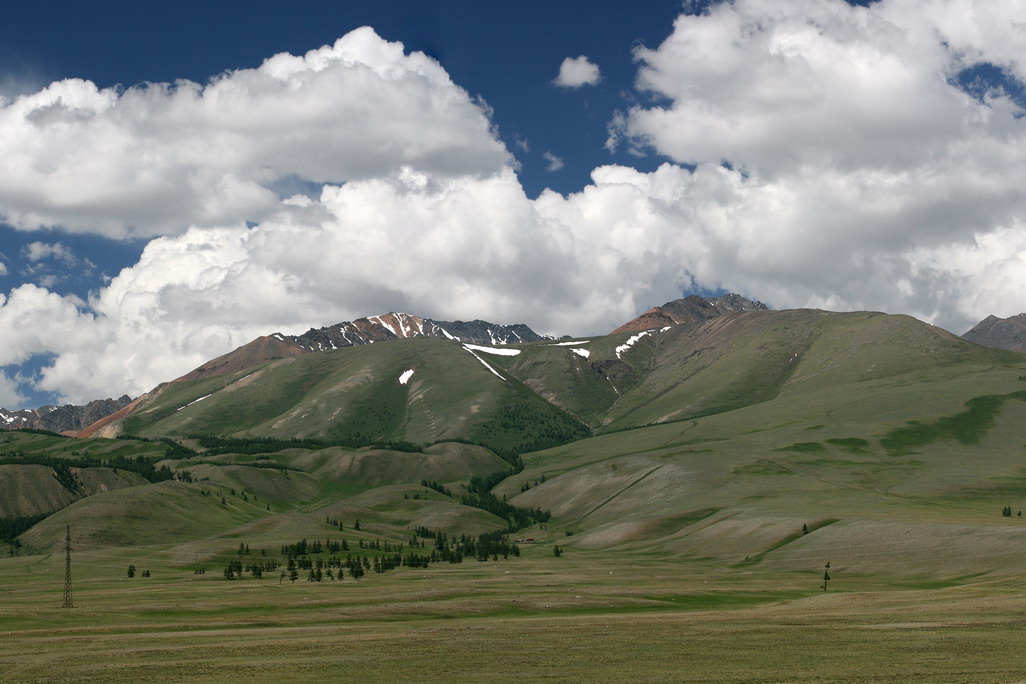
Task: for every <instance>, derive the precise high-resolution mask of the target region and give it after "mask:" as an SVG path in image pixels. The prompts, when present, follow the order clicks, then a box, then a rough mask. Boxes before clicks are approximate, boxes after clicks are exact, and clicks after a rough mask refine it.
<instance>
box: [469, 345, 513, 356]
mask: <svg viewBox="0 0 1026 684" xmlns="http://www.w3.org/2000/svg"><path fill="white" fill-rule="evenodd" d="M463 348H464V349H472V350H474V351H479V352H484V353H485V354H495V355H496V356H516V355H517V354H519V353H520V350H519V349H496V348H495V347H482V346H481V345H478V344H464V345H463Z"/></svg>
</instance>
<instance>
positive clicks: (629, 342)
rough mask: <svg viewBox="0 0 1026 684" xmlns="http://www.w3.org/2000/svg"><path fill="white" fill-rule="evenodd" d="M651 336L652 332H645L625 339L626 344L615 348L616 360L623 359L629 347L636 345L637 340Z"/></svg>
mask: <svg viewBox="0 0 1026 684" xmlns="http://www.w3.org/2000/svg"><path fill="white" fill-rule="evenodd" d="M651 334H652V332H651V331H650V330H646V331H644V332H639V333H638V334H637V335H631V336H630V337H629V338H627V341H626V342H624V343H623V344H621V345H620V346H618V347H617V348H616V358H618V359H619V358H623V355H624V354H626V353H627V352H628V351H629V350H630V348H631V347H633V346H634V345H635V344H637V342H638V340H640V339H641V338H643V337H647V336H648V335H651Z"/></svg>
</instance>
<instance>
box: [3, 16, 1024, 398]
mask: <svg viewBox="0 0 1026 684" xmlns="http://www.w3.org/2000/svg"><path fill="white" fill-rule="evenodd" d="M1014 12H1015V8H1014V7H1013V5H1012V4H1011V3H1008V4H1006V5H1004V6H1002V5H1001V4H998V3H989V4H987V5H986V7H981V6H979V3H977V4H973V3H971V2H968V1H965V2H955V1H950V2H941V1H940V0H936V1H933V2H921V3H908V2H895V1H892V0H883V1H881V2H878V3H874V4H872V5H870V6H868V7H852V6H849V5H847V4H846V3H844V2H841V1H840V0H836V1H828V0H803V1H800V2H793V3H779V2H773V1H772V0H736V1H735V2H733V3H730V4H727V3H722V4H715V5H713V6H712V7H710V8H709V9H708V11H707V12H706V13H705V14H701V15H682V16H680V17H679V18H678V19H677V21H676V22H675V24H674V26H673V29H672V33H671V34H670V36H669V37H668V38H667V39H666V41H665V42H663V43H662V44H661V45H659V46H657V47H652V48H645V47H642V48H638V49H637V51H636V55H635V57H636V59H637V64H638V75H637V82H636V89H637V92H636V93H635V98H634V99H635V101H636V102H637V104H635V105H634V106H632V107H630V108H627V109H625V110H624V111H622V112H621V113H619V114H618V115H617V116H615V117H614V118H613V120H612V121H611V122H610V139H609V141H608V143H607V145H608V146H610V147H620V148H624V147H626V148H629V149H632V150H635V151H636V152H637V153H639V154H656V155H660V156H662V157H664V158H666V160H667V161H666V162H665V163H663V164H662V165H661V166H659V168H658V169H657V170H655V171H652V172H647V173H646V172H642V171H639V170H636V169H634V168H630V167H627V166H621V165H609V166H603V167H600V168H597V169H595V170H594V171H593V172H592V175H591V178H592V182H591V183H590V184H589V185H587V186H586V187H583V188H581V190H580V191H579V192H576V193H572V194H569V195H566V196H564V195H560V194H558V193H555V192H552V191H546V192H543V193H542V194H541V195H540V196H538V197H536V198H531V197H528V196H527V195H526V194H525V193H524V190H523V188H522V186H521V184H520V182H519V180H518V178H517V175H516V172H517V167H516V162H515V160H514V157H513V155H512V154H511V152H510V151H509V150H507V149H506V148H505V146H504V145H503V144H502V142H501V141H500V140H499V138H498V135H497V133H496V131H495V130H493V127H492V124H491V122H490V119H489V110H488V108H487V105H485V104H484V103H483V102H480V101H478V100H475V99H474V98H473V97H471V95H470V94H468V93H467V92H465V91H464V90H462V89H461V88H460V87H459V86H458V85H457V84H454V83H453V82H452V81H451V79H450V78H449V76H448V75H447V73H446V72H445V70H444V65H441V64H439V63H437V62H436V61H434V60H433V59H431V58H429V57H427V56H425V55H423V54H420V53H406V52H404V49H403V46H402V45H401V44H399V43H390V42H388V41H385V40H383V39H381V38H380V37H378V36H377V35H376V34H375V33H374V32H373V31H372V30H370V29H366V28H365V29H359V30H357V31H354V32H352V33H350V34H348V35H346V36H344V37H342V38H341V39H339V40H338V41H337V42H336V43H335V44H334V45H333V46H326V47H323V48H320V49H317V50H313V51H311V52H309V53H307V54H306V55H305V56H302V57H295V56H291V55H277V56H274V57H272V58H270V59H268V60H267V61H266V62H265V63H264V64H263V65H261V66H260V67H259V68H258V69H250V70H239V71H231V72H225V73H223V74H221V75H219V76H217V77H215V78H214V79H212V80H211V81H210V82H209V83H208V84H205V85H199V84H195V83H189V82H179V83H177V84H170V85H169V84H150V85H147V86H142V87H134V88H128V89H125V90H121V89H98V88H97V87H96V86H95V85H94V84H92V83H89V82H87V81H62V82H59V83H54V84H51V85H50V86H48V87H47V88H45V89H43V90H42V91H40V92H37V93H33V94H30V95H26V96H22V97H20V98H17V99H14V100H12V101H7V102H4V103H2V104H3V106H2V107H0V215H2V216H3V220H4V221H5V222H7V223H9V224H12V225H14V226H16V227H18V228H19V229H22V230H33V229H36V228H39V227H42V226H51V225H59V226H62V227H63V228H64V229H65V230H68V231H72V232H91V233H95V234H99V235H105V236H110V237H115V238H116V237H121V236H153V240H152V241H151V242H150V243H149V244H148V245H147V247H146V248H145V250H144V251H143V254H142V257H141V259H140V260H139V262H138V263H137V264H135V265H134V266H132V267H130V268H127V269H125V270H124V271H122V272H121V273H120V274H118V275H116V276H115V277H114V278H113V279H112V280H111V281H110V283H109V284H108V285H107V286H106V287H104V288H102V289H100V290H99V291H97V292H95V293H94V294H93V295H92V296H91V297H90V298H89V300H88V301H81V300H79V299H77V298H75V297H71V296H63V297H62V296H59V295H58V294H56V293H54V292H52V291H50V290H48V289H46V288H44V287H40V286H38V285H33V284H25V285H21V286H19V287H17V288H15V289H14V290H12V291H11V292H10V293H9V294H8V295H3V294H0V366H9V367H10V368H13V367H14V365H16V364H22V363H24V362H25V361H26V360H28V359H30V358H32V357H33V356H34V355H38V354H41V353H45V354H49V355H52V362H49V363H47V364H45V365H44V366H43V367H42V368H41V369H40V370H39V372H38V375H36V376H33V377H31V378H26V377H23V376H22V377H17V376H16V372H15V371H13V370H10V369H9V370H8V372H7V373H6V374H5V375H4V376H2V377H0V405H13V404H16V403H17V402H18V401H19V396H18V391H17V382H18V381H21V382H28V383H29V384H32V385H33V386H35V387H37V388H40V389H44V390H48V391H54V392H57V393H58V394H59V395H61V396H62V397H64V398H65V399H67V400H70V401H75V402H84V401H88V400H90V399H94V398H97V397H99V396H107V395H118V394H120V393H122V392H124V393H128V394H132V395H137V394H139V393H141V392H144V391H146V390H148V389H150V388H152V387H153V386H154V385H155V384H157V383H158V382H161V381H164V380H167V379H170V378H173V377H176V376H177V375H180V374H182V373H184V372H186V371H188V370H190V369H191V368H193V367H195V366H197V365H199V364H200V363H202V362H203V361H205V360H207V359H209V358H212V357H214V356H217V355H219V354H222V353H224V352H226V351H228V350H230V349H231V348H233V347H235V346H238V345H240V344H243V343H245V342H247V341H249V340H250V339H252V338H254V337H256V336H257V335H260V334H267V333H270V332H273V331H275V330H280V331H282V332H287V333H298V332H302V331H304V330H306V329H307V328H308V327H312V326H316V327H319V326H322V325H328V324H331V323H334V322H337V321H340V320H346V319H351V318H355V317H358V316H362V315H367V314H374V313H384V312H387V311H389V310H402V311H409V312H413V313H417V314H418V315H423V316H430V317H434V318H442V319H447V320H451V319H458V318H463V319H472V318H477V317H483V316H487V317H490V318H492V319H494V320H496V322H525V323H528V324H529V325H531V327H533V328H535V329H537V330H542V331H547V332H558V333H572V334H580V335H584V334H595V333H603V332H608V331H609V330H612V329H613V328H615V327H616V326H618V325H619V324H620V323H622V322H623V321H625V320H628V319H629V318H632V317H633V316H635V315H636V314H637V313H638V312H639V311H640V310H642V309H644V308H646V307H648V306H651V305H653V304H658V303H662V302H664V301H667V300H670V299H674V298H677V297H679V296H681V294H682V292H687V291H690V290H691V289H692V288H694V287H702V288H708V289H715V288H723V289H727V290H732V291H738V292H742V293H745V294H748V295H751V296H754V297H757V298H759V299H760V300H762V301H764V302H766V303H768V304H770V305H772V306H773V307H775V308H790V307H800V306H814V307H822V308H828V309H835V310H852V309H878V310H886V311H889V312H903V313H909V314H912V315H915V316H917V317H920V318H923V319H924V320H928V321H931V322H934V323H937V324H939V325H942V326H944V327H947V328H948V329H951V330H953V331H955V332H959V333H960V332H962V331H964V330H965V329H967V328H968V327H970V326H971V325H972V324H973V323H975V322H976V321H977V320H978V319H979V318H981V317H982V316H984V315H986V314H990V313H993V314H997V315H1001V316H1007V315H1011V314H1015V313H1019V312H1020V311H1021V310H1022V309H1023V308H1024V307H1026V304H1024V299H1023V294H1024V293H1026V230H1024V228H1026V226H1024V225H1023V222H1024V217H1026V193H1023V192H1022V188H1023V187H1026V119H1023V118H1022V114H1023V109H1022V106H1021V103H1020V102H1017V101H1016V99H1015V98H1014V97H1013V96H1012V95H1010V94H1009V93H1007V92H1006V91H1005V90H1004V89H1003V88H1002V87H1001V86H1000V84H996V83H992V82H982V83H981V82H979V81H977V82H975V83H973V84H969V85H967V83H966V82H965V78H964V76H965V74H966V73H967V72H969V70H972V69H973V68H974V67H978V66H980V65H986V66H987V67H988V68H989V69H991V70H997V71H1000V72H1001V73H1003V74H1004V75H1005V77H1006V78H1014V79H1018V80H1026V65H1024V63H1023V61H1022V58H1021V56H1020V54H1021V50H1019V49H1017V47H1016V46H1021V45H1022V44H1023V42H1024V39H1026V35H1024V33H1026V29H1024V27H1023V24H1022V23H1018V24H1016V23H1015V22H1013V21H1012V20H1013V19H1014V18H1015V15H1014ZM970 85H971V87H970ZM39 244H40V247H39V250H41V251H40V258H42V255H43V254H42V253H43V251H46V250H45V249H44V245H43V243H39ZM61 247H62V248H63V250H64V251H62V252H61V253H60V254H58V253H57V252H56V251H55V250H56V248H57V245H56V244H54V245H50V250H49V253H48V255H47V256H50V257H57V256H60V258H62V259H73V258H74V255H72V254H71V253H70V252H67V251H66V248H64V247H63V246H61Z"/></svg>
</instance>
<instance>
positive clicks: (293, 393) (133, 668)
mask: <svg viewBox="0 0 1026 684" xmlns="http://www.w3.org/2000/svg"><path fill="white" fill-rule="evenodd" d="M641 332H646V331H641ZM641 332H639V331H637V330H632V329H628V330H626V331H624V332H620V333H615V334H612V335H608V336H598V337H591V338H582V339H578V340H559V341H556V340H551V339H541V340H537V341H534V342H530V343H522V344H512V345H493V344H473V343H463V342H459V341H455V340H450V339H446V338H445V337H442V338H412V339H396V340H391V341H388V342H387V343H375V344H365V345H358V346H352V347H348V348H342V349H334V350H325V351H318V352H316V353H303V354H297V355H293V356H289V357H285V358H279V359H272V360H269V361H262V362H259V363H257V364H255V365H252V366H246V367H240V368H236V369H234V370H231V371H230V372H224V373H220V374H216V375H205V376H203V377H189V376H186V377H183V378H180V379H178V380H176V381H174V382H168V383H165V384H163V385H161V386H160V387H158V388H155V389H154V390H153V391H152V392H150V393H148V394H147V395H145V396H144V397H142V398H140V399H139V400H138V401H137V402H135V403H134V404H133V405H132V407H131V408H130V409H128V410H124V411H122V412H120V413H119V414H116V415H115V416H113V417H112V418H111V419H109V420H108V419H105V421H106V422H104V424H103V425H102V426H100V427H99V428H97V429H96V430H95V431H94V432H93V433H92V434H93V436H91V437H88V438H74V437H69V436H62V435H57V434H54V433H47V432H45V431H11V432H6V433H0V517H2V518H3V519H4V520H5V521H6V522H7V523H11V522H12V521H16V520H20V521H22V526H23V527H24V529H20V528H18V527H17V526H16V525H15V526H14V527H11V526H10V524H8V525H7V526H6V527H5V528H4V529H7V530H9V532H8V533H7V536H6V537H5V540H4V547H3V549H4V551H5V552H4V557H3V558H0V592H2V595H3V596H4V597H5V598H4V601H3V603H2V607H0V619H2V622H3V624H4V626H5V627H4V629H5V631H6V632H7V637H6V643H7V644H8V648H6V649H5V650H4V653H3V654H2V655H0V671H2V672H4V673H5V678H6V679H8V680H10V681H62V680H67V681H72V680H73V681H130V680H139V679H157V680H165V681H210V680H218V681H234V680H236V679H239V680H242V679H247V680H249V681H254V680H255V681H280V680H282V679H283V678H290V677H295V676H296V675H297V673H302V676H303V678H304V679H308V680H311V681H329V680H331V681H337V680H338V679H339V678H346V679H349V678H353V679H355V678H360V679H364V680H368V681H395V680H396V679H410V678H416V679H418V680H423V681H436V680H443V679H445V680H452V679H460V680H478V679H481V678H487V679H489V680H498V681H503V680H505V679H514V678H516V679H519V680H525V679H526V680H529V681H536V680H549V681H579V680H581V679H582V678H587V677H591V678H598V679H600V680H605V679H611V678H624V679H629V680H637V681H666V680H667V679H674V680H679V681H782V680H786V681H810V682H811V681H824V680H829V681H877V680H880V679H898V680H902V681H938V680H942V681H980V680H981V679H983V680H1000V679H1009V678H1014V676H1016V675H1015V672H1017V671H1021V668H1022V666H1023V664H1022V663H1021V662H1019V661H1020V660H1021V658H1020V657H1019V656H1018V655H1016V654H1018V653H1021V652H1022V649H1021V648H1019V646H1021V644H1020V643H1019V642H1020V641H1022V639H1023V638H1024V637H1022V630H1021V629H1018V627H1020V626H1021V622H1022V618H1021V614H1022V610H1023V608H1026V603H1024V599H1023V598H1022V592H1021V588H1020V587H1019V584H1020V582H1021V580H1020V573H1021V569H1022V568H1023V567H1024V566H1026V544H1024V543H1023V542H1026V520H1024V519H1023V518H1022V517H1021V516H1020V515H1019V514H1018V513H1019V511H1020V510H1022V509H1024V508H1026V460H1024V457H1026V453H1024V449H1026V435H1024V432H1023V427H1022V426H1023V425H1026V357H1024V356H1023V355H1022V354H1020V353H1016V352H1011V351H1004V350H997V349H987V348H984V347H980V346H977V345H975V344H972V343H970V342H967V341H964V340H961V339H959V338H957V337H955V336H953V335H950V334H949V333H946V332H944V331H942V330H939V329H937V328H933V327H931V326H928V325H926V324H924V323H921V322H920V321H917V320H915V319H912V318H909V317H906V316H891V315H886V314H881V313H872V312H855V313H843V314H842V313H830V312H824V311H814V310H796V311H767V310H750V311H733V312H727V313H723V314H721V315H717V316H713V317H711V318H708V319H705V320H698V321H692V322H687V323H679V324H673V325H664V326H661V327H658V328H651V329H648V330H647V334H643V335H642V334H641ZM1006 509H1008V510H1009V511H1010V512H1011V515H1010V516H1009V515H1007V513H1003V512H1004V511H1005V510H1006ZM36 518H40V519H36ZM69 527H70V529H71V538H72V548H73V551H72V553H71V557H72V581H73V585H74V608H62V607H61V592H62V589H63V586H64V584H63V582H64V573H65V561H66V551H65V543H66V540H65V534H66V530H67V529H68V528H69ZM442 534H444V535H446V537H445V538H446V539H447V540H455V539H456V538H459V539H461V540H462V541H461V542H460V543H461V544H465V546H463V547H461V548H462V549H464V551H465V554H464V555H461V556H460V557H459V561H458V562H456V561H454V560H453V556H452V554H451V552H450V551H449V550H448V547H447V548H446V550H445V551H444V555H443V553H442V551H440V550H439V549H441V548H442V546H444V545H443V544H441V543H440V542H439V539H440V536H439V535H442ZM491 539H496V540H498V539H502V540H504V541H503V543H504V544H507V545H508V546H504V547H495V548H496V549H497V550H496V551H495V552H491V551H489V552H485V548H486V546H485V543H486V542H485V540H491ZM300 540H309V541H310V542H313V541H315V540H317V541H319V542H323V545H324V546H323V550H320V551H319V552H313V551H312V550H308V551H307V552H306V553H293V552H288V551H287V548H288V547H289V545H295V544H296V543H297V542H299V541H300ZM343 540H344V541H345V547H346V550H342V547H341V546H340V545H341V543H342V541H343ZM518 540H519V541H518ZM514 547H515V549H516V551H515V553H514V552H509V550H510V549H511V548H514ZM304 548H305V547H304ZM328 549H334V550H328ZM432 549H434V550H435V551H436V552H437V553H436V556H437V558H435V559H433V561H432V562H429V563H427V564H426V567H424V566H419V565H416V564H415V563H414V560H415V559H414V558H413V557H412V556H411V557H410V562H400V563H398V564H397V567H392V566H391V565H388V563H389V562H390V561H389V559H390V558H392V557H394V556H400V557H401V556H409V555H410V554H414V555H416V554H424V555H425V556H427V555H430V554H431V552H432ZM461 553H463V552H461ZM482 556H483V557H482ZM354 563H356V564H359V565H361V567H362V568H363V572H362V573H361V575H360V576H354V575H353V565H354ZM236 564H238V568H239V569H240V570H241V572H240V573H236V572H234V571H232V572H231V573H229V570H230V569H231V568H234V567H236ZM257 565H259V566H260V567H261V568H262V569H263V571H262V572H259V573H257V572H254V571H253V570H252V568H253V567H254V566H257ZM290 565H294V566H295V567H296V568H297V574H296V576H295V577H290V570H291V567H290ZM386 565H388V567H387V568H386V567H385V566H386ZM129 566H132V567H133V571H135V570H137V571H138V574H135V576H133V577H129V576H128V572H127V569H128V568H129ZM379 570H380V571H379ZM143 571H146V574H147V576H145V577H144V576H141V573H142V572H143ZM319 571H327V572H324V573H323V574H322V576H321V577H320V578H317V577H315V573H316V572H319ZM329 573H330V576H329ZM229 574H230V575H231V576H230V577H229ZM339 577H341V579H339ZM825 577H828V579H825ZM454 637H455V638H454ZM938 642H943V643H948V644H951V645H952V655H951V656H950V657H945V656H944V654H943V653H942V652H941V650H940V649H938V648H937V643H938ZM955 649H957V650H958V651H961V652H971V653H972V654H973V655H972V657H971V658H966V657H955V655H956V653H955ZM41 653H46V654H47V657H46V658H42V657H40V654H41ZM781 672H786V673H787V676H786V677H782V676H781V674H780V673H781Z"/></svg>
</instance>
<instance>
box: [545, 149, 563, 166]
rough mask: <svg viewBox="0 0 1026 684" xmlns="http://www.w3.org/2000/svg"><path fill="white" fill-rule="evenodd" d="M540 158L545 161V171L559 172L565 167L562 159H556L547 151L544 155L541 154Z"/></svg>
mask: <svg viewBox="0 0 1026 684" xmlns="http://www.w3.org/2000/svg"><path fill="white" fill-rule="evenodd" d="M542 158H543V159H545V162H546V164H545V169H546V170H548V171H559V170H560V169H561V168H563V167H564V166H566V163H565V162H564V161H563V158H562V157H557V156H556V155H554V154H552V152H549V151H548V150H546V151H545V153H544V154H542Z"/></svg>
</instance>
